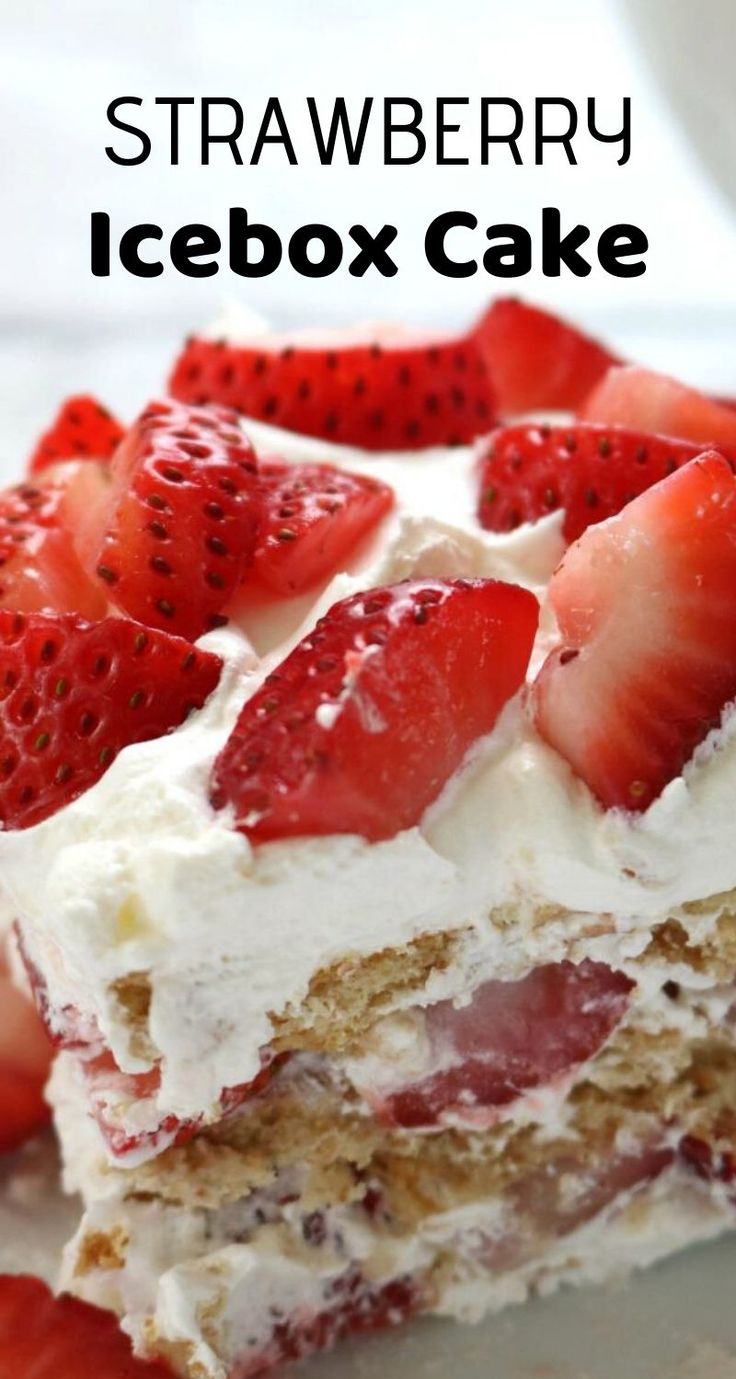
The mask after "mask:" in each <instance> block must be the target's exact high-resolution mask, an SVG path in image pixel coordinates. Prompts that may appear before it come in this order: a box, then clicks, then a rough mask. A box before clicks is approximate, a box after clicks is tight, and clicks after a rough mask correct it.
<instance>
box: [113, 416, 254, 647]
mask: <svg viewBox="0 0 736 1379" xmlns="http://www.w3.org/2000/svg"><path fill="white" fill-rule="evenodd" d="M257 524H258V503H257V498H256V463H255V456H254V454H253V451H252V449H251V447H250V445H249V443H248V441H247V440H246V439H245V437H244V436H243V434H242V432H241V431H240V429H239V426H238V421H237V417H236V416H235V414H234V413H233V412H230V411H226V410H224V409H222V408H217V407H210V408H194V407H186V406H182V405H181V404H180V403H177V402H171V401H165V402H152V403H151V404H150V406H149V407H147V408H146V410H145V411H144V412H143V413H142V415H141V416H140V417H139V418H138V421H137V422H136V423H135V425H134V426H133V427H132V428H131V430H130V431H129V432H128V434H127V436H126V438H125V440H124V442H123V444H122V445H121V446H119V448H118V450H117V451H116V454H115V458H114V461H113V465H112V495H111V498H110V501H109V507H108V510H107V513H106V516H105V519H104V526H105V531H104V536H103V538H102V541H101V542H100V543H99V545H98V548H97V550H96V552H95V554H94V557H93V561H92V564H93V568H94V571H95V573H96V575H97V578H98V580H100V582H101V583H102V585H103V587H104V588H105V590H106V592H107V594H108V596H109V598H110V599H111V600H112V601H113V602H114V603H115V604H116V605H117V607H119V608H122V609H123V611H124V612H126V613H128V614H129V615H130V616H131V617H133V618H137V619H138V620H139V621H140V622H144V623H146V624H147V625H148V626H149V627H158V628H164V629H168V630H170V631H172V632H176V633H178V634H179V635H180V636H182V637H189V638H191V639H195V638H196V637H199V636H201V634H202V633H203V632H206V631H208V630H210V629H211V628H212V627H216V626H218V625H219V624H220V623H221V622H222V621H223V619H222V617H221V613H220V610H221V609H222V608H223V606H224V605H225V604H226V603H227V601H228V599H229V598H230V597H231V595H232V593H233V591H234V590H235V589H236V588H237V586H238V584H239V583H240V580H241V578H242V576H243V573H244V571H245V569H246V567H247V566H248V564H249V563H250V561H251V559H252V556H253V550H254V547H255V539H256V530H257Z"/></svg>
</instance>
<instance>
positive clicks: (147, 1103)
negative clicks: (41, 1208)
mask: <svg viewBox="0 0 736 1379" xmlns="http://www.w3.org/2000/svg"><path fill="white" fill-rule="evenodd" d="M76 1047H77V1050H78V1049H79V1046H78V1045H77V1046H76ZM285 1058H286V1055H285V1054H276V1055H273V1054H268V1053H266V1054H265V1055H264V1057H263V1066H262V1067H261V1070H260V1072H259V1073H258V1074H257V1075H256V1077H254V1078H253V1079H252V1081H251V1082H243V1083H241V1084H240V1085H238V1086H237V1087H225V1088H223V1090H222V1092H221V1094H220V1111H221V1116H222V1117H223V1118H224V1117H225V1116H227V1115H229V1114H230V1113H231V1112H233V1111H235V1110H237V1108H238V1107H239V1106H242V1104H243V1103H244V1102H245V1101H248V1100H250V1098H251V1097H255V1096H257V1095H258V1093H259V1092H262V1091H263V1089H264V1087H267V1086H268V1084H269V1082H270V1081H271V1079H272V1077H273V1076H274V1074H275V1072H276V1071H277V1069H278V1068H279V1067H280V1066H281V1065H282V1063H283V1062H284V1061H285ZM81 1067H82V1072H83V1075H84V1081H85V1085H86V1092H87V1097H88V1101H89V1106H90V1109H91V1111H92V1115H93V1116H94V1118H95V1120H96V1121H97V1124H98V1126H99V1129H100V1131H101V1133H102V1135H103V1137H104V1139H105V1142H106V1144H107V1146H108V1148H109V1150H110V1152H111V1154H112V1155H113V1156H114V1157H115V1158H116V1159H120V1160H122V1159H125V1158H128V1157H130V1156H135V1155H137V1154H139V1153H140V1152H141V1151H143V1152H144V1154H145V1155H146V1157H148V1155H149V1151H156V1152H158V1153H160V1152H161V1150H162V1149H166V1148H168V1147H169V1146H170V1145H175V1144H185V1143H186V1141H187V1140H190V1139H191V1138H192V1136H193V1135H195V1134H196V1133H197V1131H198V1130H199V1129H200V1127H201V1125H202V1120H203V1118H202V1117H201V1116H199V1117H195V1118H193V1119H191V1120H180V1119H179V1118H178V1117H177V1116H175V1115H167V1116H163V1117H162V1116H161V1115H160V1113H159V1111H158V1109H157V1106H156V1097H157V1094H158V1091H159V1088H160V1086H161V1072H160V1069H159V1068H158V1067H154V1068H151V1069H150V1070H149V1071H148V1072H145V1073H124V1072H122V1071H121V1070H120V1068H119V1067H118V1065H117V1063H116V1062H115V1059H114V1057H113V1055H112V1053H111V1052H110V1051H109V1049H105V1050H103V1052H102V1053H99V1054H95V1055H94V1056H93V1057H91V1058H84V1059H83V1060H82V1063H81ZM133 1108H134V1113H135V1117H134V1118H135V1120H136V1121H141V1120H143V1119H147V1120H148V1121H149V1124H148V1125H147V1126H146V1127H145V1128H136V1129H135V1130H133V1129H132V1128H131V1124H130V1112H131V1110H132V1109H133ZM126 1112H127V1115H128V1118H127V1119H126Z"/></svg>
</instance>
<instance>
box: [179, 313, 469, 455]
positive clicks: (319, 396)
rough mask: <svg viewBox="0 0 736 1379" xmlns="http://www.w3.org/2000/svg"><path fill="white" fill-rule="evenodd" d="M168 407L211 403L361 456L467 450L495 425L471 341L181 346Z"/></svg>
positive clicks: (389, 336)
mask: <svg viewBox="0 0 736 1379" xmlns="http://www.w3.org/2000/svg"><path fill="white" fill-rule="evenodd" d="M169 391H170V392H171V394H172V396H173V397H176V398H179V399H180V400H181V401H183V402H188V403H193V404H196V405H202V404H204V403H210V402H218V403H223V404H225V405H226V406H228V407H234V408H236V409H237V410H238V411H240V412H243V413H245V414H246V415H247V416H249V417H255V418H257V419H258V420H261V421H266V422H271V423H272V424H273V425H274V426H282V427H284V428H285V429H286V430H288V431H297V432H299V433H301V434H302V435H307V436H320V437H322V438H323V439H325V440H330V441H339V442H341V443H343V444H348V445H355V446H360V447H362V448H363V449H365V450H419V449H422V448H424V447H426V446H431V445H462V444H467V443H468V442H470V441H471V440H473V438H474V437H475V436H477V435H480V434H482V433H483V432H484V431H488V430H489V429H490V427H491V426H492V425H493V421H494V412H495V397H494V392H493V388H492V385H491V382H490V380H489V377H488V373H487V370H486V367H485V364H484V362H483V357H482V353H481V350H480V349H479V348H478V345H477V343H476V341H475V340H474V339H473V338H472V337H471V336H467V337H460V336H458V337H449V338H440V339H436V340H434V339H426V340H421V339H414V338H413V337H411V336H404V335H403V334H402V333H401V332H398V331H396V332H392V331H390V330H388V331H385V332H381V334H380V338H373V339H369V340H368V341H366V342H361V343H356V342H354V341H353V340H352V339H347V340H343V339H341V338H340V337H339V336H337V335H336V336H335V337H334V340H328V341H327V343H325V345H324V346H321V345H318V344H316V343H311V342H310V343H306V342H304V343H302V342H300V341H299V340H298V339H297V338H295V339H294V340H293V341H286V340H284V341H279V342H272V341H268V340H265V341H262V340H258V341H255V342H254V343H253V344H252V345H231V344H229V343H228V342H227V341H225V340H204V339H199V338H196V337H194V338H192V339H190V340H188V341H187V342H186V344H185V346H184V349H183V351H182V353H181V355H180V356H179V358H178V360H177V361H176V364H175V366H174V371H173V373H172V375H171V379H170V381H169Z"/></svg>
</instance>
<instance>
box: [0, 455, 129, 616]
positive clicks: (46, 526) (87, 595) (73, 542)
mask: <svg viewBox="0 0 736 1379" xmlns="http://www.w3.org/2000/svg"><path fill="white" fill-rule="evenodd" d="M105 490H106V481H105V478H104V475H103V473H102V470H101V469H100V467H99V466H98V465H93V464H68V465H64V466H62V467H60V468H59V469H58V470H57V471H56V472H55V476H54V477H53V478H48V479H46V480H44V481H43V482H40V483H28V482H26V483H22V484H18V485H17V486H16V487H15V488H10V489H6V490H5V492H4V493H0V607H4V608H13V609H17V610H18V611H20V612H27V613H30V612H37V611H42V610H47V611H53V612H60V613H63V612H77V613H80V614H81V615H82V617H86V618H100V617H102V616H103V615H104V613H105V611H106V609H107V600H106V598H105V596H104V594H103V593H102V592H101V590H100V588H99V586H98V585H97V584H96V583H95V581H93V580H92V579H90V578H89V576H88V575H87V573H86V571H85V569H84V568H83V563H82V557H81V552H80V549H79V541H78V533H79V531H80V527H81V524H82V520H83V518H84V517H85V515H86V514H87V513H88V512H89V511H91V510H92V511H93V510H94V509H95V507H96V505H97V504H98V503H99V502H100V501H101V498H102V496H103V494H104V492H105Z"/></svg>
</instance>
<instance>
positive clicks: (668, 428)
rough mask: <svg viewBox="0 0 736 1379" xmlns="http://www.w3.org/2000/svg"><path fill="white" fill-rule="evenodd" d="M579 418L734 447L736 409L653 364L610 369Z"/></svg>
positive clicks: (701, 442)
mask: <svg viewBox="0 0 736 1379" xmlns="http://www.w3.org/2000/svg"><path fill="white" fill-rule="evenodd" d="M578 415H579V417H580V420H581V421H593V422H603V423H604V424H605V425H607V426H630V427H634V428H635V429H637V430H640V431H649V432H656V433H658V434H659V435H665V436H679V437H680V438H681V439H683V440H689V441H695V442H696V443H698V444H699V445H700V446H701V447H705V446H713V447H714V448H715V449H718V450H720V448H721V446H722V445H724V446H736V413H735V412H734V410H733V408H731V407H728V406H724V405H723V404H722V403H719V402H715V401H713V399H712V398H710V397H706V395H705V394H704V393H699V392H698V391H697V390H696V389H695V388H688V387H686V385H685V384H684V383H678V382H677V380H676V379H674V378H669V377H667V375H666V374H660V373H654V371H653V370H651V369H640V368H633V367H631V368H619V369H611V370H610V372H609V373H607V374H606V375H605V377H604V378H603V379H602V380H601V382H600V383H599V384H598V386H597V387H596V388H595V389H594V390H593V392H592V393H591V394H590V396H589V397H588V398H587V399H586V400H585V402H584V403H583V405H582V406H581V408H580V411H579V413H578Z"/></svg>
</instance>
